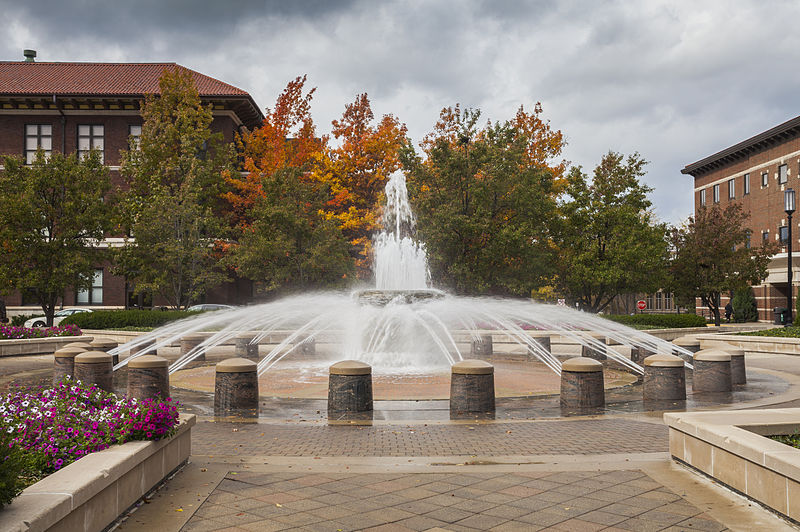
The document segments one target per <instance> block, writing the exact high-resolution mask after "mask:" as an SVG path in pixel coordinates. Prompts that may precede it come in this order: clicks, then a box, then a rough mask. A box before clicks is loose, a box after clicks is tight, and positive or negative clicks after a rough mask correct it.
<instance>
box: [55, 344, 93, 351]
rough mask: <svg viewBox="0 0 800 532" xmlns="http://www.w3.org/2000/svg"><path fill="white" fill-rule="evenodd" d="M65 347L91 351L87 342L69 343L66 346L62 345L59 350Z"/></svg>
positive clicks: (90, 346)
mask: <svg viewBox="0 0 800 532" xmlns="http://www.w3.org/2000/svg"><path fill="white" fill-rule="evenodd" d="M67 347H80V348H81V349H83V350H84V351H93V349H92V345H91V344H90V343H88V342H70V343H68V344H65V345H62V346H61V349H65V348H67Z"/></svg>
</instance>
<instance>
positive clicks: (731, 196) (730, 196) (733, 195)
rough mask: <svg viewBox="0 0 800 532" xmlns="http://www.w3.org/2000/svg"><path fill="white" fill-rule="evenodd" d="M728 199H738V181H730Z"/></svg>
mask: <svg viewBox="0 0 800 532" xmlns="http://www.w3.org/2000/svg"><path fill="white" fill-rule="evenodd" d="M728 199H729V200H732V199H736V179H735V178H733V179H728Z"/></svg>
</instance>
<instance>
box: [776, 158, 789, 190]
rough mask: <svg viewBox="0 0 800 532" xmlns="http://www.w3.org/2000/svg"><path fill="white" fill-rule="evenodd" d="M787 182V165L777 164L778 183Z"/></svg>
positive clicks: (783, 183)
mask: <svg viewBox="0 0 800 532" xmlns="http://www.w3.org/2000/svg"><path fill="white" fill-rule="evenodd" d="M788 182H789V165H788V164H785V163H784V164H781V165H778V184H779V185H785V184H786V183H788Z"/></svg>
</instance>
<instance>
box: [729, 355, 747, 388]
mask: <svg viewBox="0 0 800 532" xmlns="http://www.w3.org/2000/svg"><path fill="white" fill-rule="evenodd" d="M725 352H726V353H728V354H729V355H730V356H731V384H747V368H746V367H745V362H744V351H743V350H741V349H725Z"/></svg>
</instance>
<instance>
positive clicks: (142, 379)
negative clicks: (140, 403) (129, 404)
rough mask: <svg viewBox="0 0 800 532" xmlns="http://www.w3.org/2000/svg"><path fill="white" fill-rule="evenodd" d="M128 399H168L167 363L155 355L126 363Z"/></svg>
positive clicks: (143, 356) (144, 356)
mask: <svg viewBox="0 0 800 532" xmlns="http://www.w3.org/2000/svg"><path fill="white" fill-rule="evenodd" d="M128 397H134V398H136V399H140V400H141V399H155V398H156V397H160V398H162V399H166V398H167V397H169V362H168V361H167V359H166V358H162V357H159V356H155V355H142V356H140V357H136V358H134V359H133V360H131V361H130V362H128Z"/></svg>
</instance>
